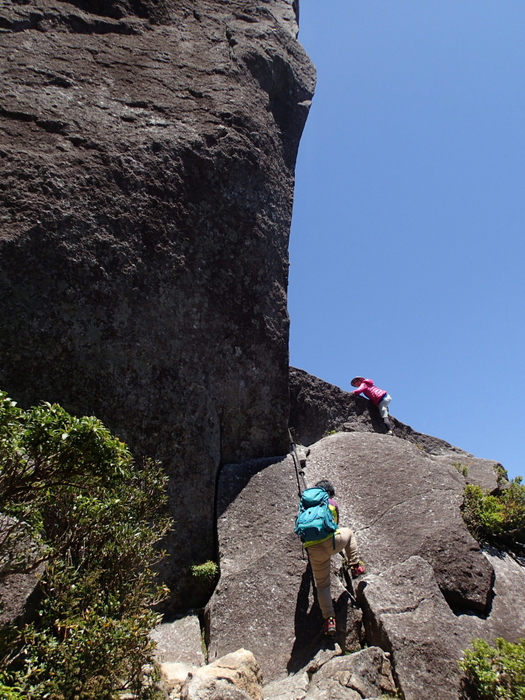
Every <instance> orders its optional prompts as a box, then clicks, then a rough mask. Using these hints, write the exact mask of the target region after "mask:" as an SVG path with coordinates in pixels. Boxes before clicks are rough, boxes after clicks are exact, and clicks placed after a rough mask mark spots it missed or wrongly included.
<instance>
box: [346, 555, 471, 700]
mask: <svg viewBox="0 0 525 700" xmlns="http://www.w3.org/2000/svg"><path fill="white" fill-rule="evenodd" d="M358 595H359V599H360V601H361V603H362V605H363V608H364V617H365V625H366V630H367V636H368V638H369V641H370V643H371V644H375V645H378V646H380V647H381V648H382V649H385V650H388V651H389V652H390V653H391V656H392V663H393V666H394V669H395V677H396V680H397V684H398V686H399V688H400V689H401V691H402V693H403V697H404V698H405V700H420V699H421V698H425V700H458V698H459V696H460V692H461V674H460V672H459V668H458V665H457V662H458V660H459V658H460V656H461V650H462V649H463V648H464V647H465V643H466V639H465V636H464V634H463V633H462V631H461V628H460V625H459V624H458V621H457V618H456V617H455V615H454V614H453V613H452V611H451V610H450V607H449V606H448V605H447V603H446V601H445V599H444V597H443V595H442V593H441V591H440V590H439V587H438V585H437V582H436V579H435V577H434V572H433V570H432V567H431V566H430V564H428V562H426V561H425V560H424V559H422V558H421V557H417V556H413V557H410V558H409V559H407V560H406V561H404V562H403V563H401V564H397V565H396V566H392V567H391V568H389V569H387V570H386V571H384V572H383V573H381V574H379V575H378V576H374V577H369V578H368V579H366V580H364V581H361V582H360V584H359V588H358Z"/></svg>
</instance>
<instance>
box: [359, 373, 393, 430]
mask: <svg viewBox="0 0 525 700" xmlns="http://www.w3.org/2000/svg"><path fill="white" fill-rule="evenodd" d="M350 384H351V385H352V386H355V387H357V388H356V390H355V391H351V392H350V393H351V394H357V395H359V394H364V395H365V396H366V398H367V399H370V401H371V402H372V403H373V404H375V405H376V406H377V407H378V409H379V413H380V414H381V418H382V419H383V423H384V424H385V426H386V431H387V435H393V434H394V433H393V432H392V427H393V426H392V422H391V420H390V418H389V415H388V404H389V403H390V402H391V401H392V397H391V396H390V394H389V393H388V392H387V391H385V390H384V389H380V388H379V387H378V386H374V382H373V381H372V380H371V379H365V378H364V377H354V378H353V379H352V381H351V382H350Z"/></svg>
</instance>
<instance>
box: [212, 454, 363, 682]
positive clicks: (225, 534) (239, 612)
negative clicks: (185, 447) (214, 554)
mask: <svg viewBox="0 0 525 700" xmlns="http://www.w3.org/2000/svg"><path fill="white" fill-rule="evenodd" d="M297 502H298V487H297V481H296V475H295V470H294V465H293V461H292V459H291V457H286V458H281V459H280V460H278V461H273V462H272V461H268V460H254V461H252V462H249V463H246V464H243V465H235V464H234V465H227V466H226V467H224V468H223V469H222V471H221V476H220V480H219V492H218V501H217V507H218V541H219V557H220V568H221V578H220V581H219V584H218V586H217V588H216V590H215V593H214V594H213V596H212V598H211V600H210V602H209V603H208V606H207V608H206V620H207V625H206V627H207V642H208V660H209V661H213V660H214V659H217V658H218V657H220V656H223V655H224V654H227V653H230V652H231V651H234V650H235V649H237V648H238V647H240V646H244V647H247V648H249V649H250V651H253V653H254V655H255V657H256V658H257V660H258V662H259V663H260V664H261V669H262V672H263V677H264V680H265V682H269V681H271V680H274V679H278V678H282V677H283V676H285V675H287V674H288V673H294V672H296V671H298V670H300V669H301V668H303V667H304V666H305V665H307V664H309V663H310V662H311V661H312V659H313V658H314V657H315V656H316V654H317V653H318V652H319V651H320V650H326V649H328V650H330V649H333V648H334V642H333V641H329V640H328V641H327V640H326V639H324V638H323V637H322V635H321V634H320V630H321V627H322V622H323V620H322V616H321V613H320V610H319V607H318V605H317V603H316V598H315V591H314V588H313V580H312V575H311V571H310V568H309V565H308V560H307V559H306V557H305V555H304V554H303V551H302V546H301V543H300V541H299V540H298V538H297V537H296V536H295V535H294V534H293V528H294V521H295V516H296V514H297ZM335 564H336V562H335V561H334V566H335ZM332 594H333V596H334V597H335V599H336V614H337V618H338V625H339V629H340V630H341V632H342V634H341V635H340V636H339V637H338V638H337V642H338V643H339V645H340V646H342V647H343V649H347V650H349V651H355V650H356V649H359V648H360V629H361V614H360V612H359V611H357V610H355V609H354V608H352V606H351V602H350V599H349V596H348V593H346V591H345V590H344V589H343V588H342V586H341V585H337V577H336V575H335V571H334V585H333V590H332ZM345 629H346V630H347V633H346V634H345V633H344V630H345Z"/></svg>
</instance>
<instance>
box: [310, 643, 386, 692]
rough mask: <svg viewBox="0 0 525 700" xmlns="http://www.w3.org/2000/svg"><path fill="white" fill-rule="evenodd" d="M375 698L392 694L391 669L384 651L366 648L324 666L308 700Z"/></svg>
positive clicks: (314, 679)
mask: <svg viewBox="0 0 525 700" xmlns="http://www.w3.org/2000/svg"><path fill="white" fill-rule="evenodd" d="M349 691H351V692H353V693H354V694H355V696H356V698H375V697H379V696H380V695H387V696H389V695H395V692H396V687H395V684H394V679H393V677H392V668H391V666H390V661H389V659H388V658H387V656H386V654H385V652H384V651H383V650H382V649H380V648H379V647H368V648H367V649H363V650H362V651H358V652H356V653H355V654H350V655H349V656H339V657H337V658H334V659H332V660H331V661H329V662H328V663H326V664H325V665H324V666H323V667H322V668H321V669H320V670H319V671H318V673H316V674H315V676H314V677H313V678H312V681H311V686H310V689H309V691H308V694H307V696H306V697H307V698H312V700H313V699H314V698H332V699H333V700H337V698H349V700H350V698H351V697H352V695H350V694H349Z"/></svg>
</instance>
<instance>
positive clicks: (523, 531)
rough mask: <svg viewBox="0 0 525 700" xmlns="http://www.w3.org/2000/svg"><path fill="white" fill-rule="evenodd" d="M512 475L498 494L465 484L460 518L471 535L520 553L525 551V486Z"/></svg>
mask: <svg viewBox="0 0 525 700" xmlns="http://www.w3.org/2000/svg"><path fill="white" fill-rule="evenodd" d="M521 482H522V479H521V477H516V478H515V479H513V480H512V481H511V482H510V483H509V485H508V487H507V488H506V489H504V490H503V491H502V492H501V493H499V494H493V493H489V492H487V491H483V489H482V488H481V487H480V486H475V485H474V484H468V485H467V486H466V487H465V491H464V494H463V504H462V506H461V510H462V515H463V520H464V521H465V524H466V526H467V528H468V530H469V532H470V533H471V535H472V536H473V537H474V538H475V539H476V540H477V541H478V542H480V543H481V544H489V545H493V546H495V547H498V548H501V549H505V550H508V551H511V552H514V553H515V554H518V555H520V556H523V555H524V554H525V486H524V485H523V484H522V483H521Z"/></svg>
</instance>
